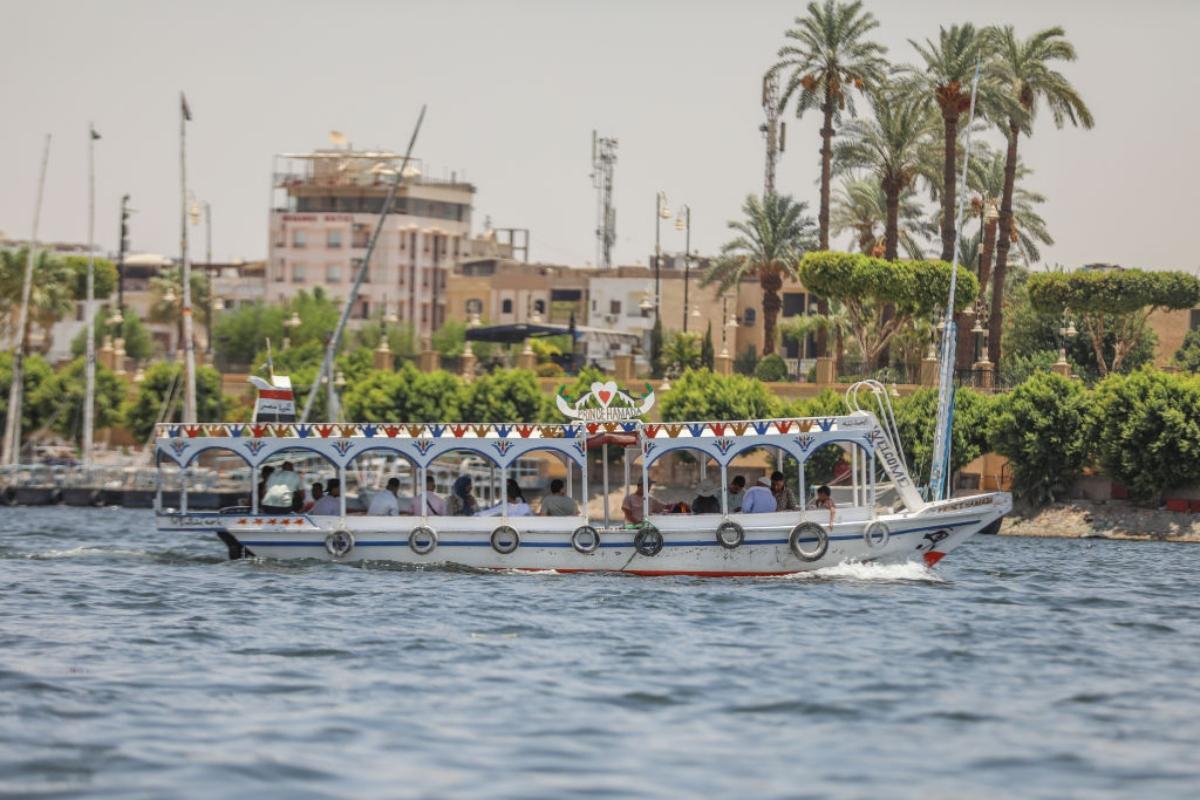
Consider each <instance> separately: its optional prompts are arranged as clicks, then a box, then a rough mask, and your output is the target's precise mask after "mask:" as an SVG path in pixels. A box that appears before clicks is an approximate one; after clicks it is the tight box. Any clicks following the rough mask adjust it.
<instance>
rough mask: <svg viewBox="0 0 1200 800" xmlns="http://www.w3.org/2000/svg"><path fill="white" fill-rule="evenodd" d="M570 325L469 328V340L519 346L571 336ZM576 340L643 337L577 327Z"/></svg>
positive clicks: (620, 340)
mask: <svg viewBox="0 0 1200 800" xmlns="http://www.w3.org/2000/svg"><path fill="white" fill-rule="evenodd" d="M571 332H572V328H571V326H570V325H561V324H552V323H551V324H547V323H538V324H536V325H535V324H531V323H528V322H518V323H515V324H513V325H486V326H484V327H481V328H467V340H468V341H472V342H497V343H500V344H519V343H520V342H523V341H525V340H526V339H534V338H537V337H539V336H570V335H571ZM574 333H575V339H576V340H582V341H585V342H587V341H601V342H622V341H623V342H628V343H635V342H639V341H641V336H639V335H638V334H636V333H629V332H626V331H614V330H608V329H605V328H590V327H587V326H585V325H577V326H575V328H574Z"/></svg>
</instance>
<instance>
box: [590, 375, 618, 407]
mask: <svg viewBox="0 0 1200 800" xmlns="http://www.w3.org/2000/svg"><path fill="white" fill-rule="evenodd" d="M617 391H618V389H617V384H616V381H609V382H608V383H601V382H600V381H596V382H595V383H593V384H592V395H593V396H594V397H595V398H596V399H597V400H599V401H600V405H602V406H604V407H605V408H608V404H609V403H611V402H612V400H613V398H614V397H616V396H617Z"/></svg>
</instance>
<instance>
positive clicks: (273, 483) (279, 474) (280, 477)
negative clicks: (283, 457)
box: [262, 461, 304, 514]
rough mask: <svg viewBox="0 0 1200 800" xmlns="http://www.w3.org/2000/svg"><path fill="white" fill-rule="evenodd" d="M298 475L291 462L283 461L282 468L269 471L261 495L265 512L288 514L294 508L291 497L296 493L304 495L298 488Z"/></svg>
mask: <svg viewBox="0 0 1200 800" xmlns="http://www.w3.org/2000/svg"><path fill="white" fill-rule="evenodd" d="M300 485H301V484H300V476H299V475H297V474H296V468H295V467H294V466H293V465H292V462H290V461H285V462H283V468H282V469H280V470H278V471H274V472H272V473H271V477H269V478H267V486H266V489H267V492H266V494H265V495H263V499H262V510H263V511H264V512H265V513H267V514H290V513H291V512H292V510H293V508H294V506H293V503H294V502H295V500H294V499H293V498H294V497H295V495H296V494H297V493H299V494H300V497H301V498H303V497H304V490H303V489H301V488H300Z"/></svg>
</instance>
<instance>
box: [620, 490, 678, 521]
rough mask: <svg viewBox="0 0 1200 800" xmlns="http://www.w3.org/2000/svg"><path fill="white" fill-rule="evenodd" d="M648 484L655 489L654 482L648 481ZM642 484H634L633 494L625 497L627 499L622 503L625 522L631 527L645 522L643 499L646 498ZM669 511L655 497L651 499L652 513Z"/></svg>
mask: <svg viewBox="0 0 1200 800" xmlns="http://www.w3.org/2000/svg"><path fill="white" fill-rule="evenodd" d="M646 483H647V484H648V485H649V486H651V487H653V486H654V481H652V480H647V481H646ZM645 496H646V495H645V492H644V491H643V487H642V484H640V483H637V484H634V487H633V492H632V493H631V494H627V495H625V499H624V500H622V501H621V513H623V514H624V515H625V521H626V522H627V523H629V524H630V525H637V524H638V523H639V522H641V521H642V520H643V518H644V517H643V515H642V499H643V498H644V497H645ZM666 510H667V506H666V504H664V503H661V502H659V501H658V500H657V499H656V498H655V497H653V496H651V497H650V513H651V514H662V513H663V512H665V511H666Z"/></svg>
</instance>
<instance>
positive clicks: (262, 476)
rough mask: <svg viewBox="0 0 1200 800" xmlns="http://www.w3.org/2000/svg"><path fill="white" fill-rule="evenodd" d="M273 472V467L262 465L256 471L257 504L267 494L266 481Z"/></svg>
mask: <svg viewBox="0 0 1200 800" xmlns="http://www.w3.org/2000/svg"><path fill="white" fill-rule="evenodd" d="M274 472H275V468H274V467H263V468H262V469H261V470H259V472H258V502H259V505H262V503H263V502H264V501H265V498H266V496H267V481H269V480H270V479H271V474H272V473H274Z"/></svg>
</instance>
